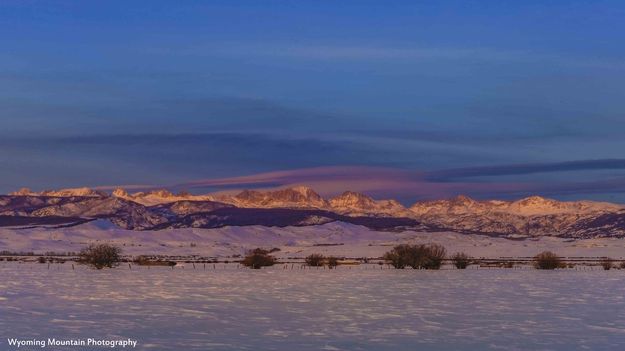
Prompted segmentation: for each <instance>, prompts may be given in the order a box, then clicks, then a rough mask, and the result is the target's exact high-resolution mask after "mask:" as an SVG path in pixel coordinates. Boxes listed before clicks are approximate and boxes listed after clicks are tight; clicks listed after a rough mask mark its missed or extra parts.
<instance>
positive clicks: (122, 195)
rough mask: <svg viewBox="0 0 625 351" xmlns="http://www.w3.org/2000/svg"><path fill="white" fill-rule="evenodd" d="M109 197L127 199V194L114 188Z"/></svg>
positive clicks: (120, 189)
mask: <svg viewBox="0 0 625 351" xmlns="http://www.w3.org/2000/svg"><path fill="white" fill-rule="evenodd" d="M111 195H113V196H114V197H119V198H122V199H123V198H127V197H128V196H129V194H128V192H127V191H126V190H125V189H122V188H116V189H115V190H113V192H112V193H111Z"/></svg>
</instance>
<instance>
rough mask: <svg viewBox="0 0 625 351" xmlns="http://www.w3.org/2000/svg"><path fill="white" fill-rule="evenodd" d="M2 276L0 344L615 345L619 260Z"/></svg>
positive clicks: (618, 343) (621, 317)
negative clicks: (613, 265) (610, 265)
mask: <svg viewBox="0 0 625 351" xmlns="http://www.w3.org/2000/svg"><path fill="white" fill-rule="evenodd" d="M284 268H287V269H284ZM0 277H1V280H0V316H1V318H0V331H1V334H2V336H3V339H2V340H0V349H1V350H13V349H15V348H11V347H9V346H8V344H7V339H6V338H11V337H16V338H29V339H42V338H51V337H53V338H57V339H68V338H86V337H93V338H96V339H127V338H131V339H136V340H137V341H138V344H137V347H136V349H140V350H204V351H205V350H393V351H396V350H406V351H408V350H409V351H413V350H622V349H624V348H625V278H624V277H625V273H624V272H623V271H622V270H611V271H601V270H594V271H576V270H570V269H567V270H558V271H537V270H533V269H529V268H526V269H491V270H489V269H467V270H464V271H462V270H453V269H444V270H440V271H415V270H393V269H386V268H385V269H380V267H379V266H377V265H361V266H354V267H351V268H350V267H347V266H341V267H339V268H338V269H336V270H327V269H325V270H324V269H297V267H296V268H295V269H290V265H289V266H282V265H278V266H274V267H271V268H268V269H262V270H259V271H254V270H249V269H242V268H237V266H236V265H235V264H229V265H226V266H224V265H218V266H217V267H216V269H212V267H211V268H207V269H206V270H204V269H201V268H200V267H198V269H193V268H192V267H190V266H188V265H187V267H185V269H182V268H181V267H176V268H174V269H170V268H164V267H160V268H159V267H151V268H150V269H148V268H146V267H133V269H132V270H129V269H128V267H127V266H121V267H119V268H116V269H112V270H102V271H96V270H92V269H88V268H85V267H84V266H76V269H75V270H72V268H71V265H69V264H68V263H66V264H59V265H51V267H50V269H48V268H47V265H43V264H33V263H30V264H29V263H16V262H1V263H0ZM35 349H37V350H38V349H41V348H39V347H31V348H20V350H35ZM53 349H54V350H77V349H80V348H75V347H65V348H63V347H59V348H53ZM89 349H97V348H89ZM107 349H111V348H107Z"/></svg>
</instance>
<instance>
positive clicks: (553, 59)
mask: <svg viewBox="0 0 625 351" xmlns="http://www.w3.org/2000/svg"><path fill="white" fill-rule="evenodd" d="M167 53H168V54H172V53H174V52H171V51H168V52H167ZM175 53H178V54H181V53H182V54H187V55H198V54H213V55H215V54H216V55H226V56H252V55H254V56H268V57H281V58H293V59H305V60H358V61H367V60H387V61H389V60H390V61H398V60H402V61H423V60H454V61H455V60H459V61H465V62H466V61H481V62H504V63H505V62H507V63H542V64H545V63H546V64H555V65H567V66H572V67H579V68H598V69H617V70H622V69H625V64H623V61H622V60H619V59H611V58H597V57H576V56H573V55H561V54H552V53H547V52H536V51H531V50H502V49H494V48H487V47H464V48H457V47H456V48H454V47H384V46H349V45H287V44H282V45H281V44H274V45H262V46H259V45H257V44H245V43H243V44H223V45H221V46H217V47H212V48H211V49H210V50H205V49H203V48H200V47H189V48H186V49H181V50H178V51H176V52H175Z"/></svg>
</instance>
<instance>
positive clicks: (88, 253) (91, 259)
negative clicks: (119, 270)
mask: <svg viewBox="0 0 625 351" xmlns="http://www.w3.org/2000/svg"><path fill="white" fill-rule="evenodd" d="M121 252H122V250H121V249H120V248H119V247H117V246H115V245H110V244H91V245H89V246H87V247H86V248H84V249H82V250H81V251H80V253H79V254H78V262H80V263H83V264H86V265H89V266H91V267H93V268H96V269H102V268H113V267H115V266H117V265H119V262H120V261H121Z"/></svg>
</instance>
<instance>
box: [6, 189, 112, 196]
mask: <svg viewBox="0 0 625 351" xmlns="http://www.w3.org/2000/svg"><path fill="white" fill-rule="evenodd" d="M9 195H15V196H50V197H73V196H80V197H103V196H106V194H104V193H102V192H99V191H96V190H93V189H90V188H86V187H83V188H68V189H60V190H44V191H40V192H34V191H31V190H30V189H28V188H21V189H20V190H18V191H16V192H13V193H10V194H9Z"/></svg>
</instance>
